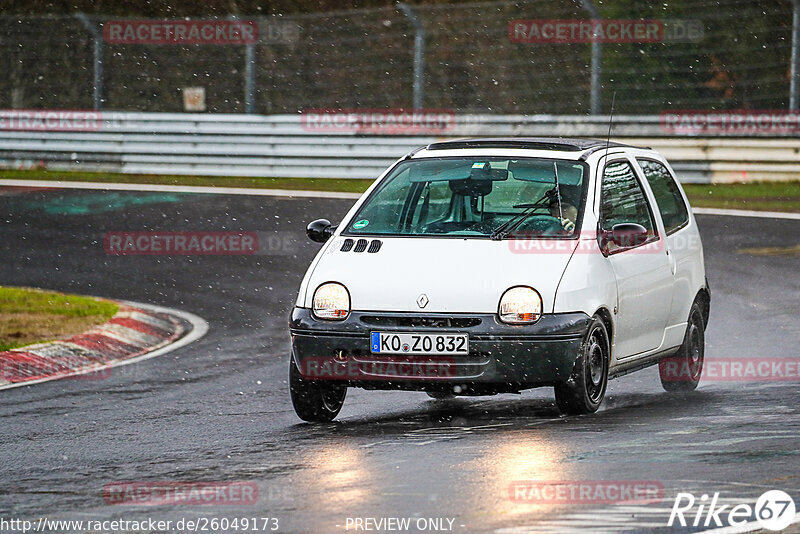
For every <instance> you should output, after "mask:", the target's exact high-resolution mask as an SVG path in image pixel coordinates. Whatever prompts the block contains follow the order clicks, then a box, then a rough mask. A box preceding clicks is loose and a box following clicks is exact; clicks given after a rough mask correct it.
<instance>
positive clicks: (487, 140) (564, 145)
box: [410, 137, 649, 159]
mask: <svg viewBox="0 0 800 534" xmlns="http://www.w3.org/2000/svg"><path fill="white" fill-rule="evenodd" d="M606 147H609V148H633V149H641V147H636V146H632V145H626V144H623V143H617V142H615V141H606V140H604V139H583V138H576V137H478V138H465V139H452V140H447V141H436V142H433V143H430V144H428V145H426V146H421V147H419V148H418V149H416V150H415V151H413V152H412V153H411V154H410V155H411V156H412V157H413V156H415V155H417V153H418V152H424V154H419V156H425V157H435V156H437V155H441V154H439V152H440V151H448V153H447V155H453V152H452V151H461V150H470V151H481V154H482V155H488V154H487V152H486V151H487V150H500V151H503V150H507V149H511V150H532V151H537V152H560V153H561V154H560V156H562V157H567V158H569V159H585V158H586V157H587V156H589V155H590V154H591V153H593V152H596V151H597V150H601V149H604V148H606ZM645 150H649V149H647V148H645ZM433 152H437V154H433Z"/></svg>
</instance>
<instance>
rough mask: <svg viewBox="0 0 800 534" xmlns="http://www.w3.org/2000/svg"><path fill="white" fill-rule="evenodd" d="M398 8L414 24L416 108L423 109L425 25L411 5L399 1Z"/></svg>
mask: <svg viewBox="0 0 800 534" xmlns="http://www.w3.org/2000/svg"><path fill="white" fill-rule="evenodd" d="M397 8H398V9H399V10H400V12H402V13H403V15H405V17H406V18H407V19H408V20H409V22H411V25H412V26H414V109H422V106H423V103H424V101H425V87H424V85H425V27H424V26H423V25H422V23H421V22H420V20H419V17H417V14H416V12H415V11H414V10H413V9H412V8H411V6H409V5H408V4H405V3H403V2H399V3H398V4H397Z"/></svg>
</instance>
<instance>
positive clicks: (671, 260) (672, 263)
mask: <svg viewBox="0 0 800 534" xmlns="http://www.w3.org/2000/svg"><path fill="white" fill-rule="evenodd" d="M667 258H669V269H670V271H672V274H673V275H674V274H675V270H676V268H677V265H676V263H675V255H674V254H673V253H672V252H670V250H669V249H667Z"/></svg>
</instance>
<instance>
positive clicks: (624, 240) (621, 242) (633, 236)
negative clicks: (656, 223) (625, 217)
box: [599, 223, 650, 255]
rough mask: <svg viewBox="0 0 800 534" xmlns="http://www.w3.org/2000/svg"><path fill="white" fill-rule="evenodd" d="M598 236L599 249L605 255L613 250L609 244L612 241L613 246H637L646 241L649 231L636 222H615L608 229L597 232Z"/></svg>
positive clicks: (622, 247) (621, 247)
mask: <svg viewBox="0 0 800 534" xmlns="http://www.w3.org/2000/svg"><path fill="white" fill-rule="evenodd" d="M599 237H600V250H602V251H603V253H604V254H605V255H608V254H609V253H611V252H613V250H611V249H610V247H609V245H611V243H613V244H614V245H616V247H615V248H620V249H626V248H631V247H638V246H639V245H643V244H644V243H646V242H647V239H648V238H649V237H650V232H648V231H647V228H645V227H644V226H642V225H641V224H637V223H619V224H615V225H614V226H613V227H612V228H611V230H610V231H608V230H605V231H601V232H600V233H599Z"/></svg>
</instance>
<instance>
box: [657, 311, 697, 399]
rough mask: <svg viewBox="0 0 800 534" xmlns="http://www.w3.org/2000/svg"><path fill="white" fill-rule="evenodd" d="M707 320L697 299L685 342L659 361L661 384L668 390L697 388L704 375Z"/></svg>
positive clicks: (690, 316) (690, 312)
mask: <svg viewBox="0 0 800 534" xmlns="http://www.w3.org/2000/svg"><path fill="white" fill-rule="evenodd" d="M705 329H706V325H705V321H704V320H703V310H702V309H701V308H700V304H699V303H698V302H697V301H695V302H694V304H692V309H691V310H690V311H689V321H688V324H687V325H686V333H685V334H684V336H683V343H682V344H681V347H680V348H679V349H678V352H677V353H675V355H674V356H669V357H667V358H664V359H663V360H661V361H660V362H658V374H659V377H660V378H661V386H662V387H663V388H664V389H665V390H666V391H670V392H673V391H692V390H694V389H695V388H697V384H699V383H700V378H701V376H702V375H703V360H704V359H705V343H706V335H705Z"/></svg>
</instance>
